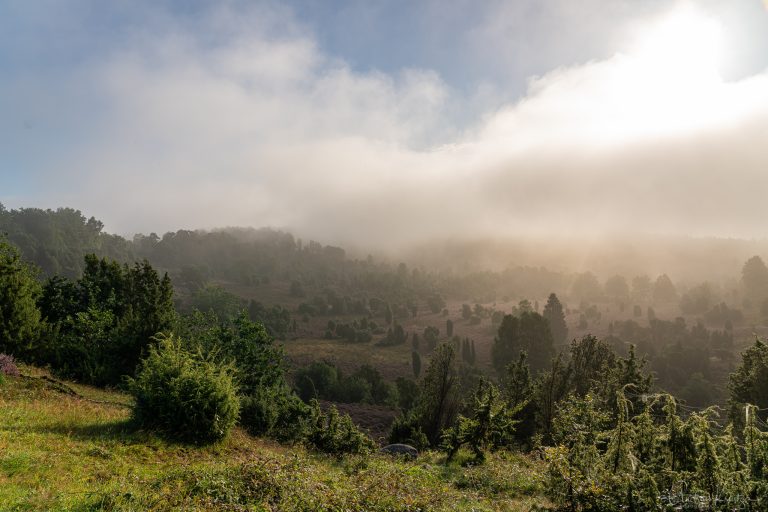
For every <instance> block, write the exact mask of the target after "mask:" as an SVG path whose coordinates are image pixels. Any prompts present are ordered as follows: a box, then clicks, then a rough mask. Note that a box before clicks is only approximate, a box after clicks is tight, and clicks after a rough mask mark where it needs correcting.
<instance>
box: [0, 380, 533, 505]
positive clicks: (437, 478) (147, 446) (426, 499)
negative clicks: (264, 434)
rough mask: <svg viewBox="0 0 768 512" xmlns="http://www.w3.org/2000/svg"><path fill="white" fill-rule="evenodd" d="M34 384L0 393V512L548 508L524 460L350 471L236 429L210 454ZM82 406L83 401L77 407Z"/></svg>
mask: <svg viewBox="0 0 768 512" xmlns="http://www.w3.org/2000/svg"><path fill="white" fill-rule="evenodd" d="M22 372H23V373H24V374H25V375H27V377H21V378H13V377H6V378H5V382H4V383H2V384H0V510H1V511H3V512H5V511H16V510H46V511H47V510H51V511H53V510H69V511H86V510H120V511H128V510H136V511H144V510H154V511H162V510H233V511H235V510H236V511H240V510H242V511H246V510H249V511H250V510H267V511H271V510H302V511H303V510H306V511H315V510H333V511H347V510H349V511H358V510H381V511H398V510H403V511H405V510H510V511H524V510H531V509H537V508H539V507H543V506H546V505H547V503H546V500H544V499H543V498H542V497H541V494H542V481H543V477H542V473H543V466H542V464H541V463H540V462H536V461H533V460H532V459H530V458H528V457H526V456H522V455H519V454H509V453H502V454H498V455H492V456H490V457H489V459H488V461H487V463H486V464H484V465H483V466H480V467H467V468H465V467H461V466H460V465H458V464H457V465H450V466H445V465H443V464H442V463H441V462H442V458H441V456H440V455H439V454H435V453H427V454H425V455H424V456H422V457H420V458H419V460H417V461H415V462H406V461H402V460H394V459H391V458H389V457H386V456H381V455H372V456H369V457H352V458H346V459H344V460H336V459H333V458H329V457H325V456H320V455H315V454H311V453H308V452H307V451H305V450H304V449H303V448H300V447H286V446H280V445H278V444H275V443H272V442H270V441H265V440H261V439H254V438H252V437H250V436H248V435H247V434H246V433H244V432H243V431H241V430H239V429H236V430H235V431H234V432H233V434H232V435H231V436H230V437H229V438H228V439H227V440H225V441H223V442H221V443H219V444H216V445H213V446H208V447H195V446H188V445H179V444H173V443H169V442H167V441H165V440H163V439H162V438H160V437H157V436H155V435H153V434H151V433H147V432H136V431H134V430H132V429H131V428H130V425H129V424H128V417H129V412H130V411H129V406H130V397H128V396H126V395H124V394H121V393H113V392H104V391H101V390H97V389H93V388H88V387H86V386H77V385H74V384H67V386H69V387H70V388H71V389H74V390H75V391H76V392H77V395H75V394H73V393H71V392H68V389H67V388H66V387H62V386H59V385H57V384H56V383H54V382H51V381H49V380H46V379H45V377H46V375H45V374H44V372H42V371H39V370H37V369H34V368H29V367H24V368H23V369H22ZM78 395H79V396H78Z"/></svg>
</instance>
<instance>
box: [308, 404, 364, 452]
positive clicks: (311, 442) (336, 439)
mask: <svg viewBox="0 0 768 512" xmlns="http://www.w3.org/2000/svg"><path fill="white" fill-rule="evenodd" d="M310 407H311V412H310V420H309V425H308V429H307V434H306V438H305V440H304V442H305V443H306V445H307V446H308V447H309V448H310V449H313V450H317V451H319V452H323V453H328V454H331V455H337V456H338V455H344V454H348V453H351V454H365V453H369V452H370V451H371V450H373V448H374V447H375V444H374V442H373V441H372V440H371V438H370V437H368V436H367V435H366V434H365V433H363V432H361V431H360V430H359V429H358V428H357V425H355V424H354V422H353V421H352V418H350V417H349V415H347V414H344V415H340V414H339V411H338V410H336V407H334V406H331V408H330V409H329V410H328V412H327V413H325V412H323V411H322V409H320V405H319V404H318V403H317V401H316V400H313V401H312V403H311V404H310Z"/></svg>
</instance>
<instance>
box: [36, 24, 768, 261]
mask: <svg viewBox="0 0 768 512" xmlns="http://www.w3.org/2000/svg"><path fill="white" fill-rule="evenodd" d="M674 16H678V18H674ZM681 16H682V17H681ZM685 16H688V17H687V18H686V17H685ZM697 16H699V15H698V14H696V13H693V14H692V13H690V12H689V13H687V14H685V13H683V14H680V12H675V13H673V17H671V18H665V19H664V20H661V22H660V24H658V25H657V26H656V27H655V28H654V27H649V28H648V34H649V37H651V39H650V40H651V41H655V40H657V39H658V38H659V37H660V36H659V34H662V35H663V34H667V36H669V37H667V41H668V42H667V43H665V47H666V48H667V49H668V50H670V51H669V52H668V53H665V51H664V50H665V48H659V47H658V46H654V44H655V43H654V44H650V43H649V44H647V45H645V46H644V45H643V44H638V45H637V47H636V49H634V50H632V51H629V50H628V51H625V52H622V53H617V54H615V55H613V56H611V57H608V58H605V59H602V60H596V61H591V62H587V63H584V64H580V65H574V66H569V67H565V68H558V69H555V70H553V71H551V72H549V73H547V74H545V75H543V76H540V77H537V78H533V79H531V80H530V83H529V87H528V91H527V93H526V94H525V95H524V97H523V98H522V99H519V100H518V101H516V102H515V103H513V104H506V105H504V104H502V105H497V106H496V108H494V109H492V110H490V111H488V112H486V113H485V114H484V115H482V116H480V117H479V120H478V121H476V122H475V123H473V125H472V126H471V127H470V128H466V127H457V126H454V125H452V123H451V121H450V120H451V119H452V118H453V117H452V115H453V109H455V108H456V104H457V103H460V102H463V101H468V100H466V99H464V98H463V97H462V96H461V95H459V94H458V93H457V92H456V91H454V90H452V88H451V87H450V86H448V85H447V84H446V83H445V82H444V81H443V80H442V79H441V76H440V75H439V74H438V73H436V72H435V71H432V70H429V69H408V70H403V71H400V72H397V73H383V72H377V71H368V72H363V71H359V70H353V69H352V68H351V67H350V66H349V65H348V64H347V63H346V62H344V61H343V60H341V59H338V58H334V57H333V56H332V55H327V54H325V53H324V52H323V51H322V49H321V48H319V47H318V45H317V44H316V42H315V40H314V39H313V37H312V36H311V35H308V34H307V33H306V32H305V31H303V30H302V27H301V26H299V25H297V24H295V23H294V22H293V21H292V20H291V18H290V16H288V15H286V14H285V13H283V12H280V11H276V12H275V11H269V15H267V16H265V22H264V24H263V26H256V27H253V26H242V24H240V23H239V21H238V17H237V16H234V15H233V13H232V12H231V11H227V10H222V11H221V12H219V13H218V14H217V15H216V16H213V17H212V21H210V22H209V24H208V25H206V26H203V27H197V28H198V30H190V29H189V28H188V27H185V28H182V27H176V26H172V29H171V30H168V31H167V32H164V33H162V34H160V35H153V34H143V37H142V38H137V39H136V40H135V41H133V42H132V43H131V44H129V45H126V46H125V47H123V48H121V50H120V51H119V52H117V53H113V54H110V55H109V56H108V58H105V59H103V60H101V61H98V62H96V63H94V64H92V65H89V66H87V67H85V68H84V69H82V70H78V74H76V75H75V76H74V78H73V79H72V80H73V83H87V84H88V85H87V87H86V88H85V89H86V90H87V91H88V94H93V95H95V98H94V108H95V109H98V115H94V116H92V118H91V120H90V125H89V132H88V140H87V143H82V142H81V143H79V144H77V145H74V146H73V147H71V148H69V149H68V151H67V152H66V158H65V159H63V160H60V161H57V162H56V163H55V166H56V167H55V172H56V173H57V175H58V178H56V179H53V182H55V183H56V190H51V191H50V193H51V194H57V196H56V197H62V195H63V197H66V198H67V199H68V200H69V204H71V205H73V206H76V207H78V208H82V209H85V210H87V211H88V212H89V213H90V212H92V213H93V214H95V215H97V216H99V217H101V218H104V219H105V220H106V221H107V225H108V227H109V228H111V229H117V230H119V231H121V232H130V231H150V230H154V231H162V230H169V229H177V228H180V227H215V226H223V225H254V226H262V225H272V226H278V227H285V228H288V229H291V230H294V231H296V232H297V233H299V234H302V235H305V236H313V237H316V238H321V239H324V240H328V241H333V240H335V241H339V242H347V243H349V242H355V243H369V244H374V245H380V246H387V245H391V244H396V243H403V242H410V241H416V240H420V239H423V238H425V237H428V238H435V237H443V236H461V235H464V234H469V233H471V234H479V235H486V234H494V233H496V234H497V233H501V234H515V233H521V232H523V233H533V232H541V231H547V232H555V233H574V232H596V231H603V230H611V231H618V230H632V231H657V232H675V233H681V232H682V233H691V234H712V235H744V236H763V235H765V231H764V229H765V219H764V216H763V214H762V209H763V208H762V206H761V203H762V202H763V200H764V198H763V197H762V191H765V190H768V173H766V172H765V171H766V169H767V168H768V152H766V151H765V150H764V145H765V141H766V140H768V74H765V73H763V74H757V75H755V76H751V77H747V78H744V79H741V80H738V81H732V82H727V81H724V80H723V79H721V78H720V77H719V76H718V75H717V73H715V72H713V69H712V68H711V64H712V60H711V59H710V58H709V57H708V55H709V54H710V53H711V51H712V49H713V48H714V47H707V45H709V44H713V45H714V44H717V43H716V37H717V28H716V26H714V25H711V24H710V21H709V20H707V19H705V18H701V17H697ZM665 23H666V25H665ZM670 27H672V28H670ZM654 30H655V31H656V32H654ZM686 30H687V31H688V36H689V37H687V38H683V39H681V40H680V41H679V42H678V43H675V39H674V38H673V37H672V36H670V35H669V34H671V33H672V32H670V31H673V32H674V33H678V32H680V31H683V32H685V31H686ZM675 31H676V32H675ZM201 33H202V34H207V35H208V36H210V35H211V34H215V35H217V37H215V44H211V43H210V41H209V40H207V39H206V40H203V38H202V37H201V36H200V34H201ZM691 38H693V40H692V39H691ZM697 38H698V40H699V42H700V43H701V44H696V43H695V41H696V40H697ZM675 44H679V45H678V46H675ZM67 95H73V96H75V97H78V101H76V102H75V103H76V104H77V105H82V104H83V99H82V97H79V96H78V95H77V91H74V90H72V89H67V91H66V94H65V96H64V98H62V99H63V100H64V101H67ZM83 115H87V114H86V113H84V114H83Z"/></svg>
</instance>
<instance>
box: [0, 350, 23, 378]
mask: <svg viewBox="0 0 768 512" xmlns="http://www.w3.org/2000/svg"><path fill="white" fill-rule="evenodd" d="M5 375H8V376H10V377H18V376H19V375H20V373H19V368H18V367H17V366H16V360H15V359H14V358H13V356H9V355H7V354H0V376H5Z"/></svg>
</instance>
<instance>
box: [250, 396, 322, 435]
mask: <svg viewBox="0 0 768 512" xmlns="http://www.w3.org/2000/svg"><path fill="white" fill-rule="evenodd" d="M309 412H310V409H309V407H308V406H307V405H306V404H305V403H304V402H302V401H301V399H300V398H299V397H297V396H296V395H294V394H293V393H290V391H289V390H287V389H286V388H277V387H273V388H262V389H260V390H258V391H256V392H255V393H252V394H251V395H249V396H244V397H242V398H241V399H240V424H241V425H242V426H243V427H245V428H246V429H247V430H248V432H249V433H250V434H252V435H254V436H267V437H272V438H274V439H277V440H278V441H281V442H296V441H299V440H301V439H302V438H303V436H304V434H305V431H306V429H307V421H308V418H309Z"/></svg>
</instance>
